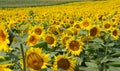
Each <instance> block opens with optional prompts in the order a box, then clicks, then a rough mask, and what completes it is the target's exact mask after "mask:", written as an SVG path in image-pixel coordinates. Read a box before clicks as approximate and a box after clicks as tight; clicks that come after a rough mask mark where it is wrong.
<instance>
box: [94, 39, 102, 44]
mask: <svg viewBox="0 0 120 71" xmlns="http://www.w3.org/2000/svg"><path fill="white" fill-rule="evenodd" d="M93 41H95V42H97V43H103V40H102V39H100V38H94V39H93Z"/></svg>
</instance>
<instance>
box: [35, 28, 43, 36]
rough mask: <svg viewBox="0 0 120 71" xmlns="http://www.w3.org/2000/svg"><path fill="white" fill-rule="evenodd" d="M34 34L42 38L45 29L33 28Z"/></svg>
mask: <svg viewBox="0 0 120 71" xmlns="http://www.w3.org/2000/svg"><path fill="white" fill-rule="evenodd" d="M33 32H34V33H35V34H36V35H39V36H42V35H43V32H44V29H43V27H42V26H34V27H33Z"/></svg>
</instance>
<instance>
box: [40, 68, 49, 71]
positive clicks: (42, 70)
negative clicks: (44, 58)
mask: <svg viewBox="0 0 120 71" xmlns="http://www.w3.org/2000/svg"><path fill="white" fill-rule="evenodd" d="M40 71H48V70H47V68H44V69H41V70H40Z"/></svg>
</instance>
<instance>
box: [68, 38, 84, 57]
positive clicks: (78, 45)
mask: <svg viewBox="0 0 120 71" xmlns="http://www.w3.org/2000/svg"><path fill="white" fill-rule="evenodd" d="M82 48H83V43H82V42H80V41H79V39H77V40H76V39H74V38H73V37H71V38H70V40H69V41H67V43H66V49H67V50H68V51H69V52H71V53H72V54H73V55H79V54H80V53H81V52H82Z"/></svg>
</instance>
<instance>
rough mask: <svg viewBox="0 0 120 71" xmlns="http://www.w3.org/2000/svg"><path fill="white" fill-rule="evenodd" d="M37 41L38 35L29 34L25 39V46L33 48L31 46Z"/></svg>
mask: <svg viewBox="0 0 120 71" xmlns="http://www.w3.org/2000/svg"><path fill="white" fill-rule="evenodd" d="M39 39H40V38H39V37H38V35H36V34H30V35H29V36H28V38H27V44H28V45H29V46H33V45H35V44H36V43H38V42H39Z"/></svg>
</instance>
